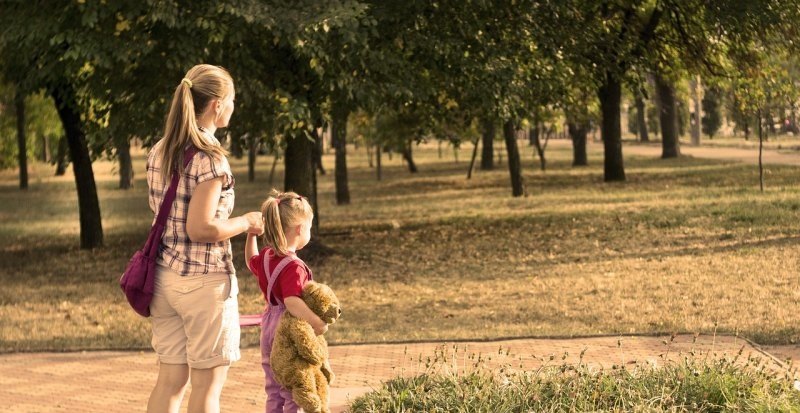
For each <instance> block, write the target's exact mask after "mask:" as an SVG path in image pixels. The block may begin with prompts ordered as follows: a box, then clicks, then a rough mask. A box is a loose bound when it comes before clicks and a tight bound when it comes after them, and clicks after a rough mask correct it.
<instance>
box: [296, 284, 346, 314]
mask: <svg viewBox="0 0 800 413" xmlns="http://www.w3.org/2000/svg"><path fill="white" fill-rule="evenodd" d="M303 301H304V302H305V303H306V305H307V306H308V308H310V309H311V311H313V312H314V314H316V315H318V316H319V318H321V319H322V321H324V322H326V323H328V324H333V323H335V322H336V319H338V318H339V316H340V315H341V314H342V307H340V306H339V299H338V298H336V294H334V293H333V290H331V288H330V287H328V286H327V285H325V284H320V283H317V282H314V281H310V282H308V283H307V284H306V286H305V287H303Z"/></svg>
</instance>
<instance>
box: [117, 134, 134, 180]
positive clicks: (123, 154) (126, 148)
mask: <svg viewBox="0 0 800 413" xmlns="http://www.w3.org/2000/svg"><path fill="white" fill-rule="evenodd" d="M117 157H118V158H119V189H131V188H133V161H132V160H131V141H129V140H127V139H125V140H124V142H122V141H118V142H117Z"/></svg>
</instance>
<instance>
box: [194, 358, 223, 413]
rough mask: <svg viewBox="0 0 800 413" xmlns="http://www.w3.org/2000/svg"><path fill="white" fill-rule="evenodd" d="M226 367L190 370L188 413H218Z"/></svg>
mask: <svg viewBox="0 0 800 413" xmlns="http://www.w3.org/2000/svg"><path fill="white" fill-rule="evenodd" d="M228 367H229V366H219V367H213V368H210V369H191V375H192V393H191V394H190V395H189V409H188V410H187V411H188V413H219V398H220V395H221V394H222V386H223V385H224V384H225V378H226V377H228Z"/></svg>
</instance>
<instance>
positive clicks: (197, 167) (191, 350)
mask: <svg viewBox="0 0 800 413" xmlns="http://www.w3.org/2000/svg"><path fill="white" fill-rule="evenodd" d="M234 96H235V92H234V88H233V79H232V78H231V76H230V74H228V72H227V71H226V70H225V69H223V68H221V67H217V66H212V65H197V66H195V67H193V68H192V69H190V70H189V72H187V73H186V76H185V77H184V78H183V80H181V83H180V84H179V85H178V87H177V89H175V94H174V95H173V97H172V105H171V106H170V110H169V115H168V116H167V122H166V126H165V128H164V137H163V139H161V140H160V141H159V142H158V143H156V145H155V146H154V147H153V149H152V150H151V151H150V154H149V156H148V159H147V184H148V186H149V188H150V208H151V209H152V210H153V212H154V213H155V214H156V215H157V214H158V209H159V207H160V206H161V201H162V199H163V196H164V194H165V193H166V190H167V188H168V184H169V182H170V179H171V176H172V173H173V172H174V171H176V170H178V171H180V181H179V183H178V191H177V196H176V198H175V202H174V204H173V205H172V209H171V211H170V214H169V218H168V219H167V224H166V229H165V230H164V236H163V237H162V239H161V244H162V245H161V252H160V254H159V259H158V264H159V267H158V273H157V275H156V288H155V295H154V297H153V301H152V303H151V304H150V313H151V318H152V327H153V340H152V344H153V349H154V350H155V352H156V354H157V355H158V360H159V371H158V381H157V382H156V385H155V388H154V389H153V392H152V393H151V394H150V400H149V401H148V403H147V411H148V412H152V413H155V412H165V411H167V412H177V411H178V409H179V408H180V404H181V400H182V399H183V394H184V392H185V390H186V386H187V383H188V381H189V379H190V378H191V383H192V392H191V395H190V397H189V412H219V398H220V394H221V392H222V386H223V384H224V383H225V378H226V377H227V374H228V368H229V366H230V365H231V363H233V362H235V361H237V360H238V359H239V358H240V355H239V308H238V307H239V306H238V302H237V294H238V286H237V282H236V274H235V270H234V267H233V260H232V253H231V243H230V238H231V237H233V236H236V235H239V234H241V233H244V232H248V233H252V234H260V233H261V232H263V223H262V220H261V214H260V213H259V212H249V213H247V214H244V215H242V216H239V217H236V218H229V217H230V214H231V211H232V210H233V201H234V194H233V186H234V179H233V174H232V173H231V168H230V165H229V164H228V160H227V159H226V157H225V155H226V152H225V150H224V149H223V148H222V147H221V146H220V144H219V141H217V139H216V138H215V137H214V131H216V129H217V128H222V127H226V126H227V125H228V122H229V120H230V118H231V114H232V113H233V107H234V103H233V101H234ZM192 146H193V147H194V148H196V150H197V152H196V153H195V155H194V156H193V157H192V160H191V163H190V164H189V166H188V167H187V168H186V169H185V170H184V168H182V167H181V165H183V164H184V163H183V157H184V153H186V152H185V151H186V149H187V148H189V147H192Z"/></svg>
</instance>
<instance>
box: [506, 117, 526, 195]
mask: <svg viewBox="0 0 800 413" xmlns="http://www.w3.org/2000/svg"><path fill="white" fill-rule="evenodd" d="M503 138H504V140H505V141H506V152H507V153H508V172H509V174H510V175H511V195H512V196H522V195H525V184H524V183H523V182H522V164H521V163H520V159H519V148H518V147H517V134H516V129H515V128H514V122H512V121H510V120H508V121H506V122H505V123H504V124H503Z"/></svg>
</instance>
